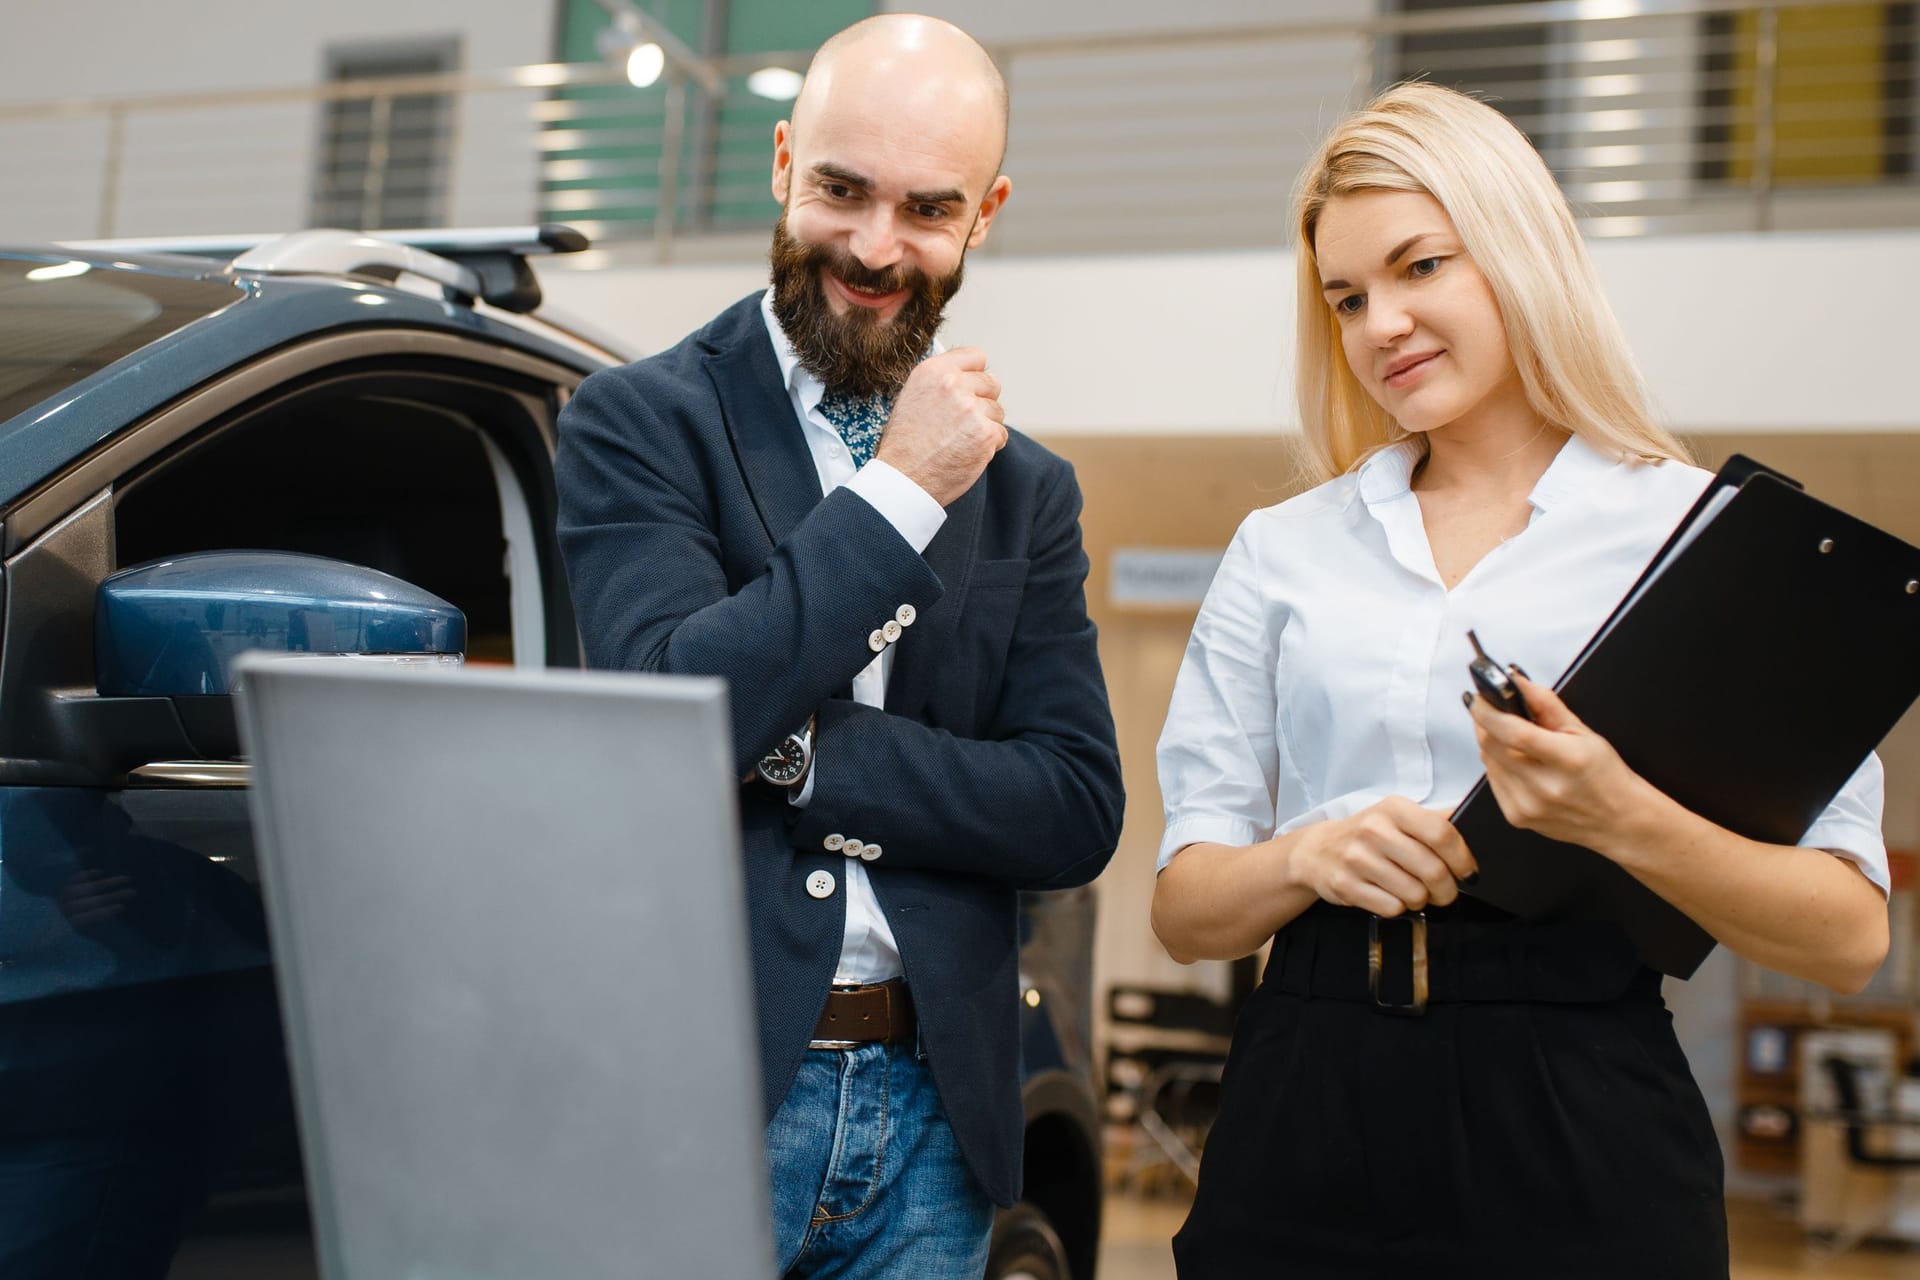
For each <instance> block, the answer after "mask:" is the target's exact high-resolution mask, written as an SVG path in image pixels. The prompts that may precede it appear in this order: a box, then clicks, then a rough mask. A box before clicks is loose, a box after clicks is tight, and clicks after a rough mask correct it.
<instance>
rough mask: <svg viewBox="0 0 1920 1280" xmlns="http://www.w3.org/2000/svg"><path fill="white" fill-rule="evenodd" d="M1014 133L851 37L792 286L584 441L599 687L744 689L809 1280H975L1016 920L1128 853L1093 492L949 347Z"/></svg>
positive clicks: (594, 395) (830, 81)
mask: <svg viewBox="0 0 1920 1280" xmlns="http://www.w3.org/2000/svg"><path fill="white" fill-rule="evenodd" d="M1006 113H1007V107H1006V89H1005V85H1004V83H1003V81H1002V80H1001V77H1000V75H999V73H998V71H996V70H995V68H994V66H993V63H992V60H991V59H990V58H988V57H987V55H986V53H985V51H984V50H982V49H981V48H980V46H979V45H978V44H976V43H975V42H974V41H973V40H972V39H971V38H969V37H968V36H967V35H965V34H964V33H963V32H961V31H960V30H958V29H957V28H955V27H952V26H950V25H948V24H947V23H944V22H940V21H937V20H934V19H930V18H923V17H915V16H910V15H888V16H884V17H879V18H872V19H868V20H867V21H864V22H861V23H859V24H857V25H855V26H853V27H850V28H848V29H847V30H846V31H843V32H841V33H840V34H839V35H837V36H835V37H834V38H833V39H832V40H830V41H828V42H827V44H826V45H824V46H822V48H821V49H820V51H819V53H818V54H817V55H816V56H815V58H814V61H813V64H812V66H811V67H810V68H809V69H808V73H807V78H806V82H805V86H804V88H803V89H802V90H801V93H800V96H799V98H798V99H796V101H795V103H794V107H793V118H792V120H790V121H782V122H781V123H780V124H779V125H778V126H777V127H776V128H775V130H774V136H773V143H774V149H773V194H774V196H775V197H776V198H777V199H778V200H779V201H780V203H781V207H782V214H781V217H780V220H779V223H778V225H777V226H776V227H775V228H774V236H773V249H772V254H771V258H772V267H773V270H772V277H773V278H772V287H771V288H769V289H768V290H767V291H766V292H765V293H764V294H755V295H752V296H749V297H748V298H745V299H743V300H742V301H740V302H738V303H736V304H735V305H733V306H732V307H730V308H728V309H727V310H726V311H724V312H722V313H721V314H720V315H719V316H718V317H717V318H715V319H714V320H713V321H712V322H711V323H709V324H708V325H707V326H706V327H705V328H703V329H701V330H700V331H698V332H697V333H695V334H693V335H692V336H690V337H689V338H687V339H686V340H685V341H683V342H682V343H680V344H679V345H678V346H676V347H674V348H672V349H671V350H669V351H666V352H663V353H661V354H660V355H657V356H654V357H651V358H649V359H646V360H642V361H639V362H638V363H635V364H632V365H628V366H626V367H624V368H621V369H616V370H611V371H608V372H603V373H599V374H595V375H594V376H593V377H591V378H589V379H587V381H586V382H585V383H583V384H582V385H581V387H580V389H579V392H578V394H577V395H576V396H575V397H574V398H573V400H572V401H571V402H570V403H569V404H568V406H567V408H566V411H565V412H564V413H563V414H562V415H561V418H560V450H559V461H558V464H557V480H558V485H559V494H560V521H559V532H560V541H561V547H562V550H563V552H564V554H565V558H566V565H567V574H568V580H569V582H570V584H571V586H572V590H573V598H574V601H575V604H576V606H577V610H578V616H579V622H580V630H581V635H582V638H583V639H584V641H585V644H586V650H587V656H588V658H589V660H590V661H591V662H592V664H593V665H595V666H599V667H607V668H612V669H616V670H626V671H665V672H684V673H692V674H701V675H719V676H724V677H725V678H726V679H727V681H728V687H729V690H730V693H731V704H732V715H733V741H734V755H735V763H736V765H737V766H738V768H739V771H740V773H741V775H742V776H743V777H744V778H745V779H746V781H745V782H744V783H743V784H742V788H741V792H740V820H741V829H742V843H743V846H744V853H745V874H746V886H747V907H748V913H749V928H750V936H751V939H752V946H753V967H754V975H755V981H756V994H757V1003H758V1013H759V1021H760V1046H761V1066H762V1078H763V1082H764V1085H765V1098H764V1102H765V1106H766V1112H767V1116H768V1118H769V1119H768V1127H767V1144H768V1153H769V1159H770V1162H771V1166H772V1178H773V1205H774V1236H775V1245H776V1250H777V1252H778V1254H779V1258H778V1263H779V1269H780V1271H781V1272H782V1273H783V1274H785V1275H788V1276H794V1277H798V1276H809V1275H825V1274H832V1275H834V1276H841V1277H866V1276H912V1277H915V1280H939V1278H940V1277H949V1276H951V1277H954V1278H955V1280H959V1278H961V1277H967V1278H969V1280H970V1278H972V1277H977V1276H979V1275H980V1273H981V1271H982V1268H983V1264H984V1262H985V1257H986V1252H987V1246H988V1238H989V1232H990V1230H991V1224H992V1217H993V1209H992V1206H993V1205H994V1204H995V1203H998V1204H1002V1205H1005V1204H1010V1203H1012V1202H1013V1201H1014V1200H1016V1199H1017V1198H1018V1196H1019V1194H1020V1167H1021V1141H1022V1123H1021V1103H1020V1084H1019V1050H1018V1045H1017V1041H1016V1034H1017V1021H1016V1001H1017V992H1016V979H1017V973H1018V948H1019V939H1018V916H1017V891H1018V890H1020V889H1023V888H1042V887H1068V886H1072V885H1078V884H1083V883H1085V882H1087V881H1089V880H1091V879H1092V878H1093V877H1094V876H1096V875H1098V874H1099V872H1100V870H1101V868H1102V867H1104V866H1105V865H1106V862H1107V859H1108V857H1109V856H1110V855H1111V853H1112V851H1113V848H1114V845H1115V843H1116V841H1117V839H1118V835H1119V828H1120V815H1121V805H1122V799H1121V788H1120V768H1119V758H1118V753H1117V751H1116V749H1115V746H1114V735H1113V723H1112V718H1111V715H1110V713H1109V711H1108V707H1107V697H1106V688H1105V685H1104V683H1103V681H1102V679H1101V674H1100V666H1099V660H1098V658H1097V656H1096V654H1095V650H1094V629H1093V625H1092V623H1091V622H1089V621H1088V618H1087V612H1086V601H1085V597H1084V583H1085V578H1086V572H1087V559H1086V556H1085V554H1084V553H1083V551H1082V550H1081V543H1080V530H1079V512H1080V493H1079V488H1078V486H1077V484H1076V483H1075V481H1074V477H1073V472H1072V469H1071V468H1070V467H1069V466H1068V465H1067V464H1066V463H1065V462H1063V461H1062V460H1060V459H1059V458H1057V457H1056V456H1054V455H1053V454H1051V453H1049V452H1048V451H1046V450H1045V449H1043V448H1041V447H1040V446H1039V445H1037V444H1035V443H1033V442H1032V441H1031V440H1028V439H1027V438H1025V437H1024V436H1021V435H1019V434H1018V433H1016V432H1012V431H1009V430H1008V429H1007V428H1006V427H1005V426H1004V425H1003V414H1002V411H1001V408H1000V383H999V380H998V379H997V378H995V377H994V375H993V374H992V372H990V370H989V369H988V363H987V357H986V355H985V353H983V352H981V351H978V350H975V349H973V348H968V347H960V348H955V349H953V350H948V351H942V350H940V349H939V348H938V346H937V344H936V343H935V333H936V331H937V329H938V328H939V325H940V319H941V313H942V309H943V307H944V306H945V304H946V301H947V299H949V298H951V297H952V296H953V293H954V291H955V290H957V289H958V288H959V287H960V279H961V270H962V265H963V262H964V260H965V257H966V253H967V251H968V250H969V249H972V248H974V247H976V246H978V245H979V244H980V243H982V242H983V241H984V240H985V239H986V237H987V233H988V231H989V229H990V228H991V227H992V225H993V223H994V220H995V219H996V218H997V217H998V216H999V214H1000V211H1001V210H1002V209H1003V208H1004V207H1005V205H1006V202H1007V198H1008V195H1009V194H1010V192H1011V190H1012V184H1011V182H1010V181H1009V180H1008V179H1007V178H1006V176H1005V175H1003V174H1001V173H1000V171H999V169H1000V161H1001V157H1002V154H1003V152H1004V150H1005V144H1006V119H1007V114H1006ZM823 495H824V496H823ZM635 767H636V768H645V767H646V762H645V761H635ZM640 836H641V833H636V837H637V838H640ZM663 891H666V892H670V891H671V888H670V886H667V887H663ZM687 962H688V963H689V964H698V963H700V962H701V957H699V956H689V957H687ZM688 1068H689V1070H695V1071H697V1070H699V1069H700V1064H699V1063H697V1062H693V1063H689V1064H688Z"/></svg>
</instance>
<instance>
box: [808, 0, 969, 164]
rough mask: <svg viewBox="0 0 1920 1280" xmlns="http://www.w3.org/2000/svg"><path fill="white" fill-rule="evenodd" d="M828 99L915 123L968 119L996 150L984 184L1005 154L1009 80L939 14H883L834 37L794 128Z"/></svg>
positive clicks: (811, 69) (821, 55) (811, 77)
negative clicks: (850, 100)
mask: <svg viewBox="0 0 1920 1280" xmlns="http://www.w3.org/2000/svg"><path fill="white" fill-rule="evenodd" d="M845 99H857V101H856V102H848V101H845ZM829 102H832V103H833V104H834V105H835V106H836V107H839V106H846V107H852V108H854V109H856V110H858V109H867V110H873V111H881V112H900V113H903V115H905V117H906V118H908V119H914V120H916V121H917V122H930V120H929V118H930V117H931V118H934V119H938V120H939V121H940V122H941V123H943V124H949V125H950V124H953V123H958V122H959V121H956V120H955V117H959V118H960V119H961V120H967V121H968V122H970V123H971V124H972V125H973V127H974V130H975V131H977V133H978V136H979V137H980V138H981V139H984V140H987V145H988V149H989V150H990V151H991V152H992V156H991V160H992V165H991V168H990V169H989V170H988V171H987V172H986V173H985V175H984V179H983V181H990V180H991V179H992V178H993V177H994V176H995V175H997V174H998V173H999V172H1000V165H1001V162H1002V161H1003V160H1004V159H1005V157H1006V150H1007V82H1006V80H1005V78H1004V77H1002V76H1001V74H1000V69H999V68H998V67H996V66H995V65H994V64H993V58H992V57H991V56H989V55H988V53H987V51H986V50H985V49H984V48H982V47H981V45H980V42H979V41H977V40H975V39H974V38H973V37H972V36H970V35H968V34H967V33H966V32H964V31H962V30H961V29H960V28H959V27H956V26H954V25H953V24H952V23H951V22H946V21H944V20H942V19H940V18H930V17H927V16H925V15H923V14H917V13H883V14H878V15H876V16H874V17H871V18H863V19H861V20H860V21H859V22H856V23H854V24H853V25H852V26H850V27H847V28H846V29H845V30H843V31H840V32H838V33H836V34H834V35H832V36H830V37H828V39H827V41H826V43H825V44H822V45H821V46H820V48H819V49H818V50H817V51H815V53H814V55H813V61H812V62H811V63H810V64H808V66H807V77H806V80H805V82H804V83H803V84H802V85H801V88H800V95H799V97H797V98H796V99H795V100H794V104H793V128H794V131H795V132H796V133H798V132H800V131H801V130H803V129H804V128H806V125H807V121H808V119H809V117H810V116H812V115H814V114H815V113H816V112H818V111H819V110H821V109H822V108H823V106H825V105H826V104H827V103H829Z"/></svg>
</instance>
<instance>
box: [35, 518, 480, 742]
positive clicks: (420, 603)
mask: <svg viewBox="0 0 1920 1280" xmlns="http://www.w3.org/2000/svg"><path fill="white" fill-rule="evenodd" d="M466 643H467V620H466V615H465V614H463V613H461V612H460V610H458V609H456V608H455V607H454V606H452V605H450V604H448V603H447V602H446V601H445V600H442V599H440V598H439V597H438V596H435V595H432V594H430V593H428V592H426V591H423V590H421V589H420V588H419V587H416V586H414V585H412V584H411V583H408V582H403V581H401V580H400V579H399V578H396V577H393V576H392V575H391V574H385V573H381V572H379V571H378V570H375V569H368V568H364V567H362V566H360V565H354V564H347V563H345V562H343V561H339V560H329V559H326V558H324V557H321V556H310V555H300V554H296V553H293V552H285V551H206V552H198V553H195V554H192V555H183V556H173V557H169V558H167V559H164V560H154V561H150V562H148V563H146V564H141V565H135V566H133V567H131V568H128V569H123V570H121V571H120V572H118V573H116V574H113V575H112V576H111V577H109V578H107V579H106V580H105V581H104V582H102V583H101V584H100V587H99V591H98V595H97V597H96V600H95V609H94V667H95V672H96V684H97V688H98V694H99V696H98V697H96V698H76V699H70V700H67V705H66V707H65V708H64V710H65V711H66V712H67V715H66V717H65V718H66V719H68V721H69V724H68V726H67V727H68V729H69V730H70V732H69V733H68V734H67V735H63V736H66V737H67V738H68V740H69V741H70V742H73V743H75V744H76V745H79V746H81V747H83V748H84V750H83V754H84V755H85V756H86V757H87V759H86V760H85V761H84V763H86V764H88V765H89V766H91V767H92V768H94V769H96V770H99V769H104V770H106V771H109V772H125V771H127V770H129V769H133V768H136V767H138V766H142V765H145V764H148V763H150V762H153V761H156V760H167V759H171V760H222V759H231V758H233V757H234V756H237V755H238V754H239V735H238V733H237V731H236V729H235V726H234V713H233V703H232V699H231V697H230V696H229V695H231V694H232V692H233V679H232V674H231V670H232V664H233V660H234V659H235V658H236V657H238V656H239V655H240V654H243V653H258V652H267V653H277V654H321V655H332V656H334V657H339V658H383V659H388V660H410V661H418V662H436V663H449V664H457V663H458V662H459V661H460V660H461V655H462V653H463V652H464V651H465V649H466ZM76 763H82V762H81V761H76Z"/></svg>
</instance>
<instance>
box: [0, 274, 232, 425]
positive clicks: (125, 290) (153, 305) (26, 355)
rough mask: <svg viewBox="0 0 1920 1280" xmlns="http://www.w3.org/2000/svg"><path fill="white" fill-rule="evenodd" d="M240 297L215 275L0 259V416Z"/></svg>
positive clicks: (60, 387)
mask: <svg viewBox="0 0 1920 1280" xmlns="http://www.w3.org/2000/svg"><path fill="white" fill-rule="evenodd" d="M240 296H241V294H240V292H239V290H238V289H236V288H235V286H234V285H232V284H230V283H222V282H220V281H217V280H194V279H181V278H178V277H174V276H164V275H154V274H148V273H139V272H132V271H122V270H118V269H116V268H113V267H99V266H89V265H87V264H86V263H80V262H46V261H43V260H39V259H34V258H0V422H4V421H5V420H6V419H8V418H11V417H12V416H13V415H14V414H16V413H19V412H20V411H21V410H23V409H26V408H29V407H30V406H32V405H35V404H38V403H39V402H40V401H42V400H45V399H46V398H47V397H49V396H52V395H55V394H57V393H58V392H59V391H60V390H61V389H62V388H63V387H66V386H69V385H71V384H73V383H75V382H78V381H79V380H80V379H82V378H84V377H86V376H87V375H88V374H91V373H94V372H96V371H97V370H100V369H103V368H105V367H106V366H107V365H109V364H111V363H113V362H114V361H115V360H118V359H119V358H120V357H122V356H124V355H127V354H128V353H130V352H132V351H134V350H136V349H137V348H139V347H142V346H145V345H146V344H147V343H149V342H152V341H154V340H155V339H156V338H160V337H163V336H164V335H166V334H168V333H171V332H173V331H174V330H175V329H178V328H180V327H181V326H182V325H185V324H187V323H188V322H189V321H192V320H197V319H199V318H200V317H201V316H204V315H207V314H209V313H211V312H213V311H217V310H218V309H219V308H221V307H224V306H226V305H227V304H228V303H231V302H235V301H238V300H239V298H240Z"/></svg>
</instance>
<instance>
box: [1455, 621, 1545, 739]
mask: <svg viewBox="0 0 1920 1280" xmlns="http://www.w3.org/2000/svg"><path fill="white" fill-rule="evenodd" d="M1467 643H1469V644H1471V645H1472V646H1473V653H1474V658H1473V661H1472V662H1470V663H1468V664H1467V674H1468V675H1471V676H1472V677H1473V687H1474V688H1476V689H1478V690H1479V691H1480V696H1481V697H1483V698H1485V699H1486V700H1487V701H1488V702H1491V703H1492V704H1493V707H1494V710H1496V711H1505V712H1507V713H1508V714H1509V715H1516V716H1519V717H1520V718H1521V719H1522V720H1531V719H1533V713H1532V712H1530V711H1528V710H1527V700H1526V699H1525V698H1523V697H1521V696H1520V687H1519V686H1518V685H1516V684H1514V682H1513V678H1512V677H1511V676H1509V675H1508V674H1507V670H1506V668H1505V667H1503V666H1501V665H1500V664H1499V663H1497V662H1495V661H1494V660H1493V659H1492V658H1489V657H1488V656H1487V651H1486V650H1485V649H1482V648H1481V647H1480V637H1479V636H1476V635H1475V634H1473V632H1472V631H1468V632H1467Z"/></svg>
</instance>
